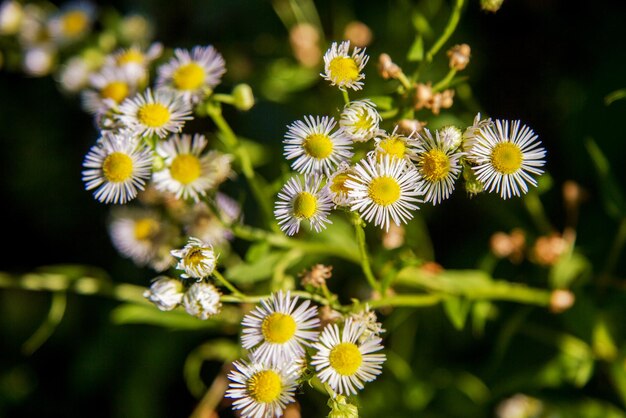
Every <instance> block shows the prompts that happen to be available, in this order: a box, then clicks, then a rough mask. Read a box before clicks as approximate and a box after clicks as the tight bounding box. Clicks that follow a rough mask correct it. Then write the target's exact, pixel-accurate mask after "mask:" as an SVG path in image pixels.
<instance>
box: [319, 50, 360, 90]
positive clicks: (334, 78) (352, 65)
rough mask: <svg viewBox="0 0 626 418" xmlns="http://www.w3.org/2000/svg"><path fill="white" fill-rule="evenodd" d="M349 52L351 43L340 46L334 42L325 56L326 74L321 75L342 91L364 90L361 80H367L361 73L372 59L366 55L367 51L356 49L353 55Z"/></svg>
mask: <svg viewBox="0 0 626 418" xmlns="http://www.w3.org/2000/svg"><path fill="white" fill-rule="evenodd" d="M349 50H350V41H343V42H342V43H341V44H339V45H337V42H333V43H332V45H331V46H330V49H328V51H326V53H325V54H324V72H323V73H322V74H320V75H321V76H322V77H324V79H325V80H328V81H330V83H331V85H332V86H338V87H339V89H340V90H345V89H346V88H349V89H353V90H361V89H362V88H363V82H362V81H361V80H363V79H364V78H365V74H363V73H362V72H361V71H363V67H365V64H367V61H368V60H369V58H370V57H369V56H367V55H365V49H361V48H357V47H354V50H353V51H352V55H350V54H349Z"/></svg>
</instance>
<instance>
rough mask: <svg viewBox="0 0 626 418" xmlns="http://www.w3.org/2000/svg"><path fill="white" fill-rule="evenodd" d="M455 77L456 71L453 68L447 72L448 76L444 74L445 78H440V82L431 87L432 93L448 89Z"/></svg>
mask: <svg viewBox="0 0 626 418" xmlns="http://www.w3.org/2000/svg"><path fill="white" fill-rule="evenodd" d="M455 75H456V70H455V69H454V68H451V69H450V71H448V74H446V76H445V77H444V78H442V79H441V81H439V82H438V83H437V84H435V85H434V86H433V92H437V91H441V90H443V89H445V88H446V87H448V85H449V84H450V82H451V81H452V79H453V78H454V76H455Z"/></svg>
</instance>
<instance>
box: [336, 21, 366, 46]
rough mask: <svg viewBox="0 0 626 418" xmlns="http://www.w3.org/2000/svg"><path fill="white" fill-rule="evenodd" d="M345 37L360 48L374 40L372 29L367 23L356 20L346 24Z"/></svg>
mask: <svg viewBox="0 0 626 418" xmlns="http://www.w3.org/2000/svg"><path fill="white" fill-rule="evenodd" d="M343 38H344V39H347V40H349V41H350V42H351V43H353V44H354V45H355V46H358V47H359V48H364V47H366V46H368V45H369V44H370V43H371V42H372V38H373V36H372V30H371V29H370V28H369V26H367V25H366V24H365V23H363V22H359V21H357V20H354V21H352V22H350V23H348V24H347V25H346V29H345V30H344V33H343Z"/></svg>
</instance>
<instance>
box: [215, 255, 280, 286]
mask: <svg viewBox="0 0 626 418" xmlns="http://www.w3.org/2000/svg"><path fill="white" fill-rule="evenodd" d="M284 255H285V252H284V251H275V252H270V253H267V254H265V255H264V256H262V257H260V258H259V259H258V260H256V261H254V262H251V263H241V264H237V265H236V266H233V267H231V268H229V269H228V270H226V277H227V278H228V279H229V280H231V281H233V282H235V283H237V284H242V283H254V282H258V281H261V280H266V279H269V278H270V277H272V274H273V273H274V268H275V267H276V264H278V262H280V260H281V259H282V258H283V256H284Z"/></svg>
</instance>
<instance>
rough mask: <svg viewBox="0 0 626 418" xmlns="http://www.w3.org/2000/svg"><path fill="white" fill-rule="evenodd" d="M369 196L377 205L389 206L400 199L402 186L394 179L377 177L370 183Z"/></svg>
mask: <svg viewBox="0 0 626 418" xmlns="http://www.w3.org/2000/svg"><path fill="white" fill-rule="evenodd" d="M367 194H368V195H369V197H370V199H372V200H373V201H374V203H376V204H377V205H379V206H388V205H391V204H393V203H395V202H397V201H398V199H400V185H399V184H398V182H397V181H396V179H394V178H393V177H389V176H382V177H376V178H375V179H374V180H372V182H371V183H370V185H369V187H368V189H367Z"/></svg>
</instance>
